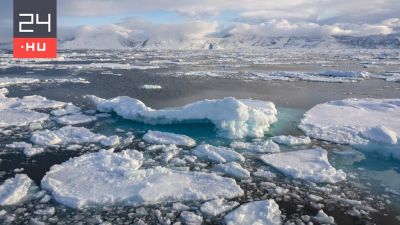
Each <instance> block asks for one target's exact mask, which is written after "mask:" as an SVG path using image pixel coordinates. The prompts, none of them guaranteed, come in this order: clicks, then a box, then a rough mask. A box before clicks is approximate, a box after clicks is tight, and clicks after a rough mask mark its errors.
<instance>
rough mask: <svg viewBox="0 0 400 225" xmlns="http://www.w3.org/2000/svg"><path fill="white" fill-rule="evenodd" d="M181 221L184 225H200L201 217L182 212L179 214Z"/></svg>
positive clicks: (201, 222)
mask: <svg viewBox="0 0 400 225" xmlns="http://www.w3.org/2000/svg"><path fill="white" fill-rule="evenodd" d="M181 221H182V222H183V224H184V225H201V224H203V217H202V216H200V215H197V214H195V213H193V212H188V211H184V212H182V213H181Z"/></svg>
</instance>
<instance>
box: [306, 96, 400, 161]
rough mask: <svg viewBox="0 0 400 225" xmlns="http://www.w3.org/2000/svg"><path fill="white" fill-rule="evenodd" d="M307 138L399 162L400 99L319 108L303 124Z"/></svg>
mask: <svg viewBox="0 0 400 225" xmlns="http://www.w3.org/2000/svg"><path fill="white" fill-rule="evenodd" d="M299 127H300V129H302V130H303V131H304V132H305V133H306V134H307V135H308V136H311V137H313V138H316V139H321V140H326V141H330V142H334V143H338V144H349V145H352V146H354V147H355V148H358V149H360V150H365V151H371V152H378V153H380V154H382V155H385V156H388V157H393V158H396V159H400V151H399V149H400V144H399V143H398V141H397V140H398V139H399V135H400V99H371V98H367V99H345V100H336V101H330V102H327V103H323V104H319V105H317V106H315V107H313V108H312V109H310V110H309V111H307V112H306V113H305V115H304V118H303V119H302V121H301V123H300V126H299Z"/></svg>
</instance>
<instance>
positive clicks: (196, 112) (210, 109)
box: [88, 95, 277, 138]
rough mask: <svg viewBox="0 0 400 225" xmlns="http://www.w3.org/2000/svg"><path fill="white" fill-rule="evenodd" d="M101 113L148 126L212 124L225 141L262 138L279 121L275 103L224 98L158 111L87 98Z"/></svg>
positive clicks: (133, 102) (120, 100) (130, 101)
mask: <svg viewBox="0 0 400 225" xmlns="http://www.w3.org/2000/svg"><path fill="white" fill-rule="evenodd" d="M88 98H90V99H91V100H92V101H93V102H94V104H95V105H96V107H97V110H98V111H100V112H115V113H116V114H118V115H120V116H122V117H123V118H125V119H130V120H135V121H140V122H144V123H148V124H172V123H182V122H196V121H198V122H205V121H210V122H212V123H213V124H214V125H215V126H216V128H217V130H218V134H219V135H220V136H222V137H226V138H244V137H263V136H264V134H265V132H267V131H268V130H269V127H270V124H272V123H274V122H276V121H277V110H276V108H275V105H274V104H273V103H272V102H265V101H256V100H249V99H247V100H237V99H235V98H232V97H230V98H224V99H217V100H202V101H198V102H195V103H191V104H188V105H185V106H183V107H179V108H168V109H160V110H155V109H152V108H150V107H147V106H146V105H145V104H144V103H143V102H141V101H139V100H137V99H134V98H130V97H127V96H121V97H116V98H112V99H108V100H106V99H102V98H99V97H96V96H93V95H90V96H88Z"/></svg>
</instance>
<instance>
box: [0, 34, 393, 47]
mask: <svg viewBox="0 0 400 225" xmlns="http://www.w3.org/2000/svg"><path fill="white" fill-rule="evenodd" d="M11 46H12V45H11V43H3V44H2V43H0V48H3V49H4V48H11ZM59 48H61V49H182V50H183V49H229V50H232V49H258V50H262V49H295V48H300V49H302V48H310V49H318V48H323V49H327V48H328V49H329V48H335V49H338V48H339V49H340V48H342V49H344V48H346V49H348V48H354V49H400V35H393V34H390V35H371V36H364V37H353V36H327V37H260V36H235V35H225V36H220V37H209V38H204V39H196V40H191V39H162V38H143V37H141V38H137V37H136V38H132V37H124V36H122V35H118V34H104V35H103V34H102V35H100V36H95V37H93V36H84V37H70V38H68V39H65V40H59Z"/></svg>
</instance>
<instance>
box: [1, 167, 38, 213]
mask: <svg viewBox="0 0 400 225" xmlns="http://www.w3.org/2000/svg"><path fill="white" fill-rule="evenodd" d="M35 189H36V185H35V183H34V182H33V181H32V180H31V179H30V178H29V177H28V176H27V175H25V174H17V175H15V176H14V177H13V178H9V179H7V180H6V181H4V183H3V184H1V185H0V205H1V206H6V205H15V204H18V203H20V202H22V201H24V200H26V199H28V198H29V197H30V196H31V195H32V194H33V191H34V190H35Z"/></svg>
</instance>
